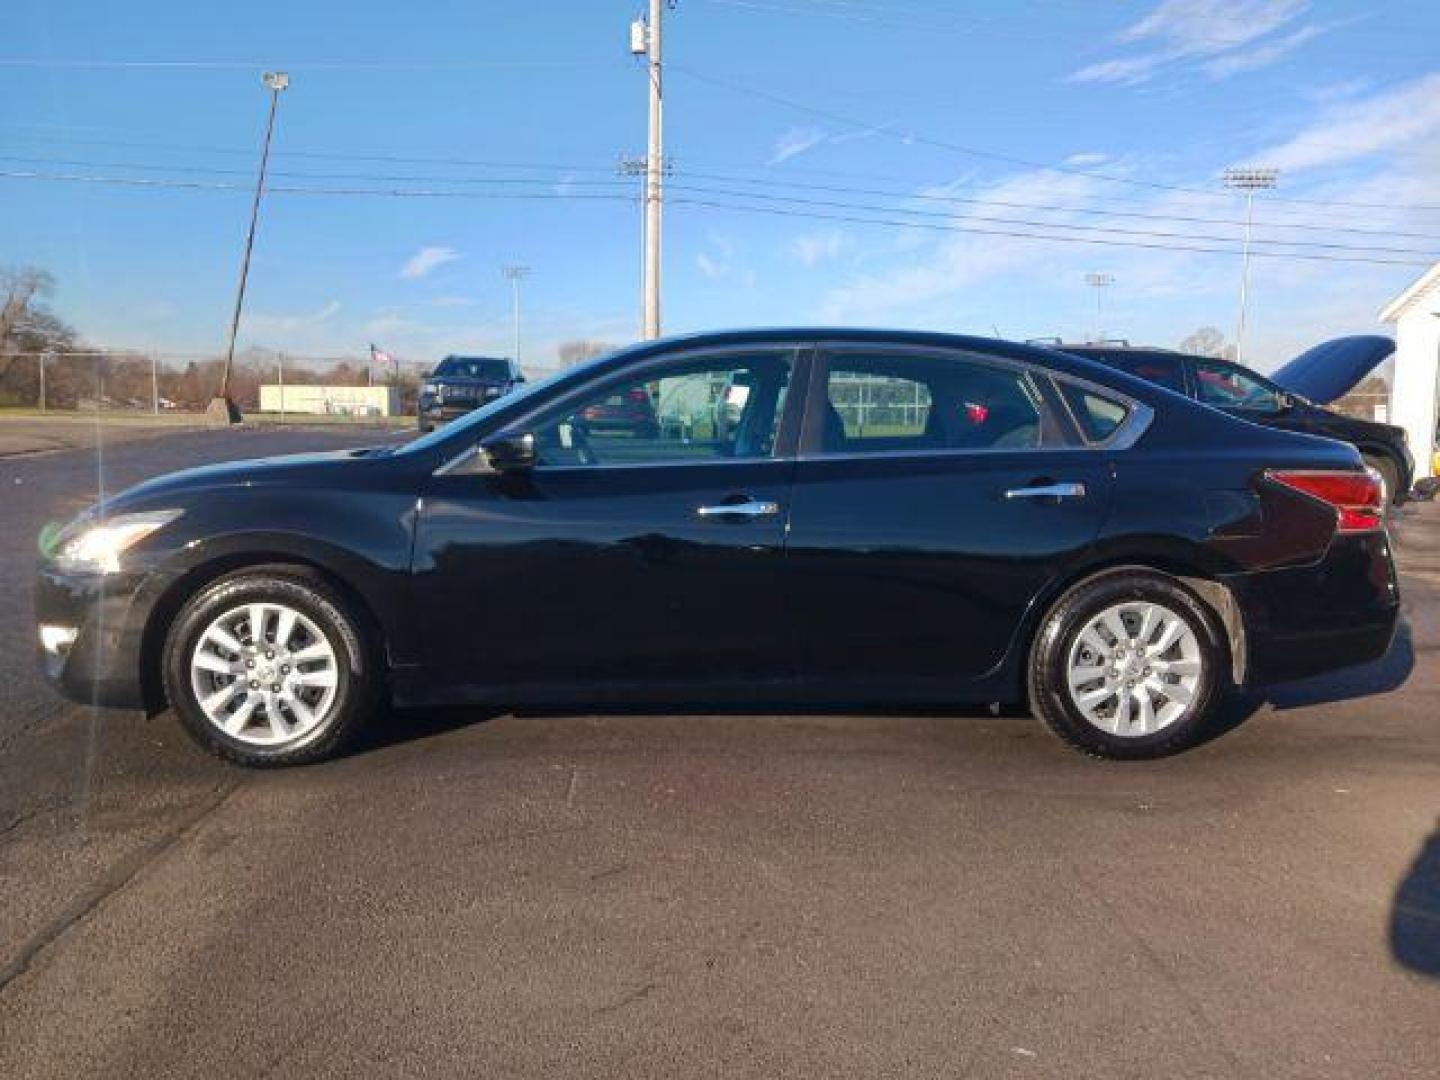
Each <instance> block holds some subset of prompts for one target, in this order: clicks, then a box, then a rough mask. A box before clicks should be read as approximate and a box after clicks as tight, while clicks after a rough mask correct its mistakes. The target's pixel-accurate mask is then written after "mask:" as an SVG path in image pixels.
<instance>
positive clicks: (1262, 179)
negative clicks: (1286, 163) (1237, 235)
mask: <svg viewBox="0 0 1440 1080" xmlns="http://www.w3.org/2000/svg"><path fill="white" fill-rule="evenodd" d="M1279 178H1280V170H1279V169H1226V170H1225V173H1224V176H1223V180H1224V183H1225V186H1226V187H1227V188H1230V189H1231V190H1233V191H1243V192H1244V193H1245V254H1244V256H1243V257H1242V259H1241V263H1240V316H1239V318H1238V319H1237V321H1236V325H1235V361H1236V363H1244V358H1245V314H1246V307H1247V303H1248V298H1249V297H1248V294H1249V292H1250V229H1251V225H1252V223H1253V221H1254V216H1255V192H1257V191H1270V190H1271V189H1273V188H1274V187H1275V184H1276V182H1277V181H1278V180H1279Z"/></svg>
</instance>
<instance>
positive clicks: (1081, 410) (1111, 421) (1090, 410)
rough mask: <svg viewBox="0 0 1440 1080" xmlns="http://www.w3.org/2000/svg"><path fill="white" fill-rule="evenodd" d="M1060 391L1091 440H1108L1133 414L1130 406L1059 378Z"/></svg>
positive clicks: (1072, 413) (1081, 430)
mask: <svg viewBox="0 0 1440 1080" xmlns="http://www.w3.org/2000/svg"><path fill="white" fill-rule="evenodd" d="M1058 385H1059V387H1060V393H1061V395H1062V396H1063V397H1064V398H1065V403H1066V404H1067V405H1069V406H1070V412H1071V415H1073V416H1074V417H1075V422H1076V423H1077V424H1079V425H1080V433H1081V434H1082V435H1084V436H1085V438H1086V440H1087V441H1089V442H1104V441H1105V440H1106V439H1108V438H1109V437H1110V436H1111V435H1114V434H1115V432H1116V431H1118V430H1119V429H1120V425H1121V424H1123V423H1125V419H1126V417H1128V416H1129V415H1130V406H1129V405H1127V404H1125V402H1123V401H1120V400H1118V399H1117V398H1113V397H1110V396H1109V395H1107V394H1102V393H1100V392H1098V391H1095V390H1091V389H1090V388H1089V387H1085V386H1077V385H1075V384H1074V383H1070V382H1065V381H1064V380H1058Z"/></svg>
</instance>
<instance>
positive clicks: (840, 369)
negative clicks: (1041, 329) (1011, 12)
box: [36, 330, 1399, 765]
mask: <svg viewBox="0 0 1440 1080" xmlns="http://www.w3.org/2000/svg"><path fill="white" fill-rule="evenodd" d="M735 386H744V387H745V388H746V392H745V393H744V394H743V395H742V396H741V398H743V400H741V398H737V397H736V396H735V395H733V394H731V393H730V391H729V388H733V387H735ZM640 394H643V395H644V396H645V398H646V399H647V400H648V401H650V402H652V403H653V406H654V412H655V423H654V425H653V426H647V427H646V428H645V429H644V430H634V429H629V428H625V429H621V428H616V427H615V426H614V425H608V426H607V425H592V424H590V423H588V422H587V419H586V418H587V416H591V415H593V414H594V413H593V410H594V409H595V407H596V406H597V405H603V404H604V403H605V402H608V401H611V400H613V399H614V398H615V397H616V396H617V395H619V396H620V397H621V398H628V396H636V399H637V400H638V395H640ZM732 403H735V404H736V407H735V408H734V409H733V410H730V412H733V413H734V415H729V413H727V409H726V406H728V405H730V404H732ZM721 416H725V417H726V419H725V422H723V423H722V422H721V421H720V420H719V419H717V418H718V417H721ZM1398 606H1399V597H1398V593H1397V586H1396V580H1395V571H1394V566H1393V564H1392V561H1391V553H1390V545H1389V540H1388V537H1387V535H1386V532H1385V526H1384V518H1383V516H1382V513H1381V507H1380V485H1379V482H1378V479H1377V477H1376V475H1375V474H1374V473H1373V472H1371V471H1369V470H1367V469H1366V468H1365V467H1364V466H1363V465H1362V463H1361V460H1360V457H1359V455H1358V454H1357V452H1356V451H1355V449H1354V448H1353V447H1351V446H1347V445H1345V444H1343V443H1339V442H1334V441H1330V440H1327V439H1321V438H1316V437H1312V436H1308V435H1303V434H1296V433H1293V432H1286V431H1278V430H1275V429H1272V428H1265V427H1261V426H1258V425H1255V424H1252V423H1249V422H1247V421H1245V420H1243V419H1239V418H1236V417H1233V416H1229V415H1226V414H1224V413H1222V412H1219V411H1217V410H1214V409H1209V408H1206V407H1205V406H1203V405H1201V404H1198V403H1196V402H1194V401H1191V400H1189V399H1187V398H1186V397H1184V396H1182V395H1180V394H1176V393H1173V392H1171V391H1170V390H1168V389H1166V388H1165V387H1163V386H1158V385H1155V384H1153V383H1150V382H1147V381H1144V380H1141V379H1138V378H1134V377H1132V376H1130V375H1127V374H1126V373H1124V372H1122V371H1116V370H1113V369H1111V368H1107V367H1105V366H1102V365H1100V364H1098V363H1095V362H1092V361H1089V360H1086V359H1084V358H1081V357H1076V356H1071V355H1067V354H1063V353H1060V352H1055V351H1050V350H1047V349H1043V348H1037V347H1030V346H1025V345H1018V344H1011V343H1007V342H1001V341H996V340H992V339H981V338H968V337H959V336H951V335H940V334H927V333H908V332H883V331H860V330H834V331H831V330H781V331H738V332H728V333H716V334H709V335H703V336H695V337H689V338H678V339H670V340H667V341H660V342H649V343H645V344H643V345H638V346H635V347H632V348H629V349H625V350H622V351H620V352H617V353H614V354H612V355H610V356H608V357H604V358H602V359H599V360H596V361H594V362H592V363H590V364H589V365H587V366H585V367H582V368H577V369H571V370H567V371H564V372H562V373H560V374H559V375H557V376H555V377H553V378H551V379H549V380H546V381H544V382H537V383H533V384H530V385H528V386H526V387H525V388H524V389H521V390H518V391H516V392H515V393H513V394H510V395H507V396H505V397H502V398H499V399H497V400H495V401H493V402H492V403H490V404H488V405H485V406H484V407H482V408H480V409H478V410H477V411H475V412H473V413H471V414H469V415H468V416H466V417H465V418H463V419H462V420H459V421H457V422H456V423H454V424H452V425H450V426H448V427H446V428H443V429H441V430H438V431H436V432H433V433H431V434H429V435H425V436H423V437H421V438H419V439H417V440H416V441H414V442H411V443H409V444H408V445H404V446H399V447H388V448H378V449H369V450H357V451H351V452H345V453H333V454H310V455H303V456H297V457H282V458H272V459H266V460H260V461H252V462H246V463H241V464H228V465H218V466H211V467H206V468H200V469H194V470H190V471H187V472H181V473H176V474H174V475H170V476H164V477H160V478H159V479H155V480H151V481H149V482H148V483H144V484H141V485H140V486H138V487H135V488H132V489H130V490H129V491H126V492H123V493H121V494H119V495H116V496H113V497H109V498H107V499H106V500H105V501H104V502H103V503H101V504H100V505H97V506H96V507H94V508H93V509H92V510H91V511H89V512H88V513H86V514H85V515H83V516H82V517H81V518H80V519H78V520H76V521H74V522H72V523H70V524H69V525H67V526H65V527H64V528H62V529H58V530H51V531H49V532H47V534H46V536H45V537H44V538H42V558H41V565H40V567H39V578H38V583H37V596H36V611H37V614H38V621H39V626H38V637H39V656H40V662H41V665H42V667H43V669H44V671H45V673H46V674H47V676H48V677H49V678H50V679H51V680H52V681H53V682H54V683H55V685H56V686H58V687H59V689H60V690H61V691H62V692H63V693H65V694H66V695H68V696H70V697H72V698H74V699H75V700H78V701H82V702H88V703H94V704H97V705H110V706H120V707H132V708H133V707H143V708H145V709H147V710H150V711H159V710H161V709H163V708H165V707H166V706H167V705H168V706H169V707H170V708H172V709H173V710H174V712H175V713H176V715H177V716H178V717H179V719H180V721H181V722H182V723H183V724H184V725H185V727H186V728H187V729H188V730H189V732H190V733H191V734H192V735H193V736H194V737H195V738H196V739H197V740H198V741H199V742H200V743H201V744H202V745H203V746H205V747H207V748H208V749H209V750H211V751H213V752H215V753H217V754H220V755H222V756H224V757H226V758H229V759H230V760H232V761H236V762H240V763H243V764H247V765H282V764H293V763H300V762H309V761H314V760H317V759H320V758H324V757H326V756H329V755H333V754H335V753H336V752H337V751H339V750H341V749H342V748H343V747H344V746H345V745H346V744H347V743H349V742H350V741H351V740H352V739H353V738H354V737H355V735H356V734H357V732H359V731H360V730H361V729H362V727H363V726H364V724H365V723H366V721H367V719H368V718H370V717H371V716H372V715H373V714H374V713H375V711H376V709H377V708H379V707H380V706H381V705H382V704H387V703H388V704H392V705H394V706H398V707H401V708H402V709H403V707H406V706H417V705H426V704H442V703H444V704H456V703H459V704H464V703H475V704H484V705H486V706H511V707H520V706H536V707H538V706H545V707H585V706H611V707H614V706H623V705H626V704H637V705H638V704H647V705H654V704H657V703H667V704H672V705H678V706H680V707H684V706H687V705H689V706H692V707H693V706H695V705H699V704H702V703H703V704H706V705H719V704H723V705H726V706H729V707H739V708H742V709H743V708H751V707H753V708H755V709H761V708H765V707H768V706H772V705H778V704H780V703H786V702H791V703H796V702H798V703H805V704H807V705H811V706H815V707H827V706H832V707H835V708H847V709H854V708H862V709H863V708H867V707H870V708H877V707H886V708H894V707H896V706H905V705H911V704H914V705H922V704H923V705H932V706H933V705H935V704H959V703H966V702H977V703H983V702H1008V703H1016V704H1018V703H1028V706H1029V708H1030V709H1031V710H1032V711H1033V712H1034V714H1035V715H1036V716H1037V717H1038V718H1039V719H1040V720H1041V721H1043V722H1044V723H1045V724H1046V725H1048V727H1049V728H1050V729H1051V730H1052V731H1053V732H1054V733H1055V734H1056V735H1058V736H1059V737H1060V738H1061V739H1063V740H1064V741H1065V742H1066V743H1068V744H1070V745H1071V746H1073V747H1075V748H1076V749H1078V750H1081V751H1083V752H1087V753H1090V754H1094V755H1099V756H1104V757H1113V758H1148V757H1157V756H1160V755H1164V754H1170V753H1174V752H1176V751H1178V750H1181V749H1183V748H1185V747H1188V746H1191V745H1194V744H1195V743H1196V742H1197V741H1198V740H1200V739H1202V738H1204V737H1205V735H1206V733H1207V731H1211V730H1213V729H1214V725H1215V724H1216V716H1217V710H1218V708H1219V706H1220V704H1221V702H1222V701H1223V699H1224V698H1225V696H1226V695H1227V694H1229V693H1231V692H1233V691H1234V690H1236V689H1237V688H1247V687H1257V686H1263V685H1266V684H1269V683H1273V682H1276V681H1281V680H1287V679H1293V678H1297V677H1300V676H1305V675H1310V674H1314V673H1318V672H1324V671H1328V670H1331V669H1334V668H1339V667H1343V666H1346V665H1352V664H1358V663H1362V662H1364V661H1367V660H1371V659H1374V658H1377V657H1379V656H1381V655H1382V654H1383V653H1385V651H1386V650H1387V648H1388V647H1389V643H1390V640H1391V637H1392V634H1393V632H1394V628H1395V624H1396V619H1397V611H1398ZM402 717H403V713H402Z"/></svg>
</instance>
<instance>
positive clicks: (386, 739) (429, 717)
mask: <svg viewBox="0 0 1440 1080" xmlns="http://www.w3.org/2000/svg"><path fill="white" fill-rule="evenodd" d="M1414 669H1415V649H1414V644H1413V640H1412V635H1411V632H1410V626H1409V624H1408V623H1407V622H1406V621H1405V620H1404V619H1403V618H1402V619H1401V621H1400V626H1399V628H1398V629H1397V630H1396V633H1395V640H1394V642H1392V643H1391V646H1390V651H1389V652H1387V653H1386V654H1385V655H1384V656H1383V657H1381V658H1380V659H1379V660H1376V661H1374V662H1372V663H1369V664H1362V665H1360V666H1358V667H1354V668H1346V669H1344V670H1342V671H1337V672H1334V673H1332V674H1328V675H1318V676H1316V677H1314V678H1310V679H1304V680H1301V681H1297V682H1293V683H1286V684H1284V685H1282V686H1276V687H1271V688H1267V689H1265V690H1262V691H1256V692H1253V693H1239V694H1232V695H1231V696H1230V698H1229V699H1228V700H1227V701H1226V703H1225V704H1224V705H1223V706H1222V708H1221V709H1220V712H1219V713H1218V715H1217V716H1216V719H1215V722H1214V723H1212V724H1211V725H1210V728H1209V730H1208V731H1207V732H1206V734H1205V736H1204V737H1203V738H1202V739H1201V742H1202V743H1207V742H1213V741H1214V740H1216V739H1218V738H1220V737H1222V736H1224V735H1226V734H1228V733H1229V732H1231V731H1233V730H1235V729H1236V728H1237V727H1239V726H1240V725H1241V724H1243V723H1244V722H1245V721H1246V720H1248V719H1249V718H1250V717H1251V716H1253V715H1254V714H1255V713H1256V712H1257V711H1259V709H1260V708H1261V707H1263V706H1265V705H1267V704H1268V705H1270V706H1272V707H1273V708H1276V709H1298V708H1304V707H1307V706H1312V705H1323V704H1327V703H1332V702H1337V701H1348V700H1350V699H1352V698H1359V697H1369V696H1372V695H1375V694H1383V693H1387V692H1389V691H1391V690H1396V689H1399V687H1401V686H1402V685H1404V683H1405V681H1406V680H1407V679H1408V678H1409V677H1410V673H1411V672H1412V671H1413V670H1414ZM507 713H513V714H515V715H520V716H536V717H541V716H575V715H579V714H584V715H588V716H674V715H693V716H700V715H706V716H757V715H767V714H770V713H778V714H784V715H791V716H802V715H814V716H841V715H844V716H921V717H949V716H953V717H961V718H963V717H997V716H999V717H1004V716H1028V715H1029V710H1028V709H1027V708H1026V707H1025V706H1023V705H1002V706H994V705H987V704H986V703H984V702H967V703H959V702H957V703H956V704H955V705H953V706H923V705H920V706H915V705H895V706H875V705H855V704H847V703H845V702H843V701H842V702H834V703H831V704H828V705H797V704H795V703H793V702H788V703H787V702H781V701H777V702H773V703H765V702H753V703H749V704H746V705H738V706H737V705H735V704H734V703H711V702H704V701H691V702H689V703H687V704H686V705H684V706H675V705H663V706H661V705H648V704H618V705H617V704H604V705H601V704H594V703H587V704H580V705H570V706H566V707H558V706H557V707H554V708H547V707H529V708H518V709H496V708H486V707H475V706H463V705H456V706H431V707H427V708H418V709H386V710H384V711H383V713H382V716H381V719H380V722H379V723H376V724H372V725H370V727H369V728H368V729H367V730H366V732H365V734H364V735H363V736H362V737H361V738H360V739H359V740H357V742H356V743H355V744H354V745H353V746H352V747H351V748H350V755H357V754H366V753H370V752H372V751H375V750H381V749H383V748H385V747H388V746H395V745H398V744H401V743H410V742H418V741H421V740H424V739H429V738H433V737H435V736H438V735H445V734H448V733H449V732H452V731H456V730H458V729H460V728H464V727H471V726H474V725H478V724H483V723H485V722H487V721H489V720H492V719H494V718H495V717H497V716H501V715H505V714H507Z"/></svg>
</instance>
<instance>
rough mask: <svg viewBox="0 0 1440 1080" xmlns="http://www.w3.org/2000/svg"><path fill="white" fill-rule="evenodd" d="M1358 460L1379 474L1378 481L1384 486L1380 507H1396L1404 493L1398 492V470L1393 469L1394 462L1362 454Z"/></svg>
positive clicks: (1374, 455)
mask: <svg viewBox="0 0 1440 1080" xmlns="http://www.w3.org/2000/svg"><path fill="white" fill-rule="evenodd" d="M1360 459H1361V460H1362V461H1364V462H1365V464H1366V465H1368V466H1369V467H1370V468H1372V469H1374V470H1375V471H1376V472H1377V473H1379V474H1380V481H1381V483H1383V484H1384V485H1385V491H1384V498H1383V499H1382V505H1384V506H1396V505H1398V504H1399V503H1400V501H1401V500H1402V499H1403V498H1404V492H1402V491H1400V470H1399V469H1397V468H1396V467H1395V462H1393V461H1391V460H1390V459H1389V458H1388V457H1383V456H1381V455H1379V454H1362V455H1360Z"/></svg>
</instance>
